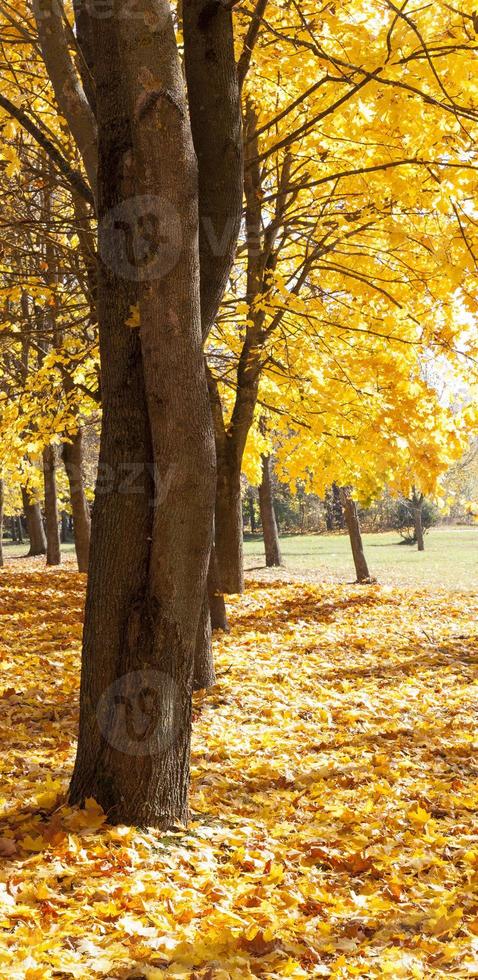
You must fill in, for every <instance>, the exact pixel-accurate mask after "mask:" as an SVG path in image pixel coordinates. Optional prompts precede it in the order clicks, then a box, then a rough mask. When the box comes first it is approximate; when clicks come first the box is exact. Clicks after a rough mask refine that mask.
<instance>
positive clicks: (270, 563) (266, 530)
mask: <svg viewBox="0 0 478 980" xmlns="http://www.w3.org/2000/svg"><path fill="white" fill-rule="evenodd" d="M259 505H260V509H261V523H262V533H263V535H264V549H265V553H266V565H267V567H268V568H274V567H275V566H277V565H281V564H282V556H281V552H280V544H279V532H278V530H277V520H276V515H275V511H274V500H273V496H272V481H271V458H270V456H264V455H263V456H262V481H261V485H260V487H259Z"/></svg>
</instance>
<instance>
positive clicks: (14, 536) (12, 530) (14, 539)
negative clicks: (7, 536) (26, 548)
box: [10, 516, 18, 544]
mask: <svg viewBox="0 0 478 980" xmlns="http://www.w3.org/2000/svg"><path fill="white" fill-rule="evenodd" d="M17 527H18V526H17V518H16V517H15V516H13V517H11V518H10V533H11V535H12V543H13V544H15V543H16V542H17V541H18V529H17Z"/></svg>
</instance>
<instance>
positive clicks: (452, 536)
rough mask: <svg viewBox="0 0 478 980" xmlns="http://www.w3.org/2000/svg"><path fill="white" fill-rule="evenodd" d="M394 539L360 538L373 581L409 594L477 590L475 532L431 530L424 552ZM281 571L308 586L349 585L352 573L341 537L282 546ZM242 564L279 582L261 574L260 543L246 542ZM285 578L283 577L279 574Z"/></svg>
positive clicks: (300, 539) (301, 538)
mask: <svg viewBox="0 0 478 980" xmlns="http://www.w3.org/2000/svg"><path fill="white" fill-rule="evenodd" d="M398 542H399V537H398V534H396V533H394V532H392V533H387V534H364V544H365V550H366V554H367V559H368V562H369V568H370V571H371V573H372V575H375V576H376V577H377V578H378V579H379V581H380V582H381V583H383V584H384V585H394V586H399V587H401V588H407V587H411V588H413V589H422V588H428V589H433V590H435V589H451V590H454V591H455V590H462V589H464V590H469V589H476V588H477V587H478V528H433V529H432V530H431V531H430V532H429V533H428V534H427V535H426V538H425V549H426V550H425V552H424V553H423V554H419V552H418V551H417V550H416V548H414V547H410V546H409V545H402V544H399V543H398ZM281 546H282V557H283V561H284V566H285V570H286V572H287V573H288V576H289V575H290V577H292V578H301V579H305V580H307V581H311V582H321V581H325V582H351V581H352V580H353V578H354V569H353V562H352V556H351V552H350V544H349V539H348V537H347V535H344V534H327V535H325V534H323V535H318V534H308V535H294V536H293V537H285V538H283V539H282V541H281ZM245 554H246V564H247V568H248V569H249V570H251V571H252V570H253V573H254V575H257V574H260V576H261V578H262V577H263V576H266V577H267V578H277V571H276V570H274V569H270V570H269V569H265V567H264V548H263V544H262V538H259V537H258V538H255V539H254V540H248V541H246V542H245ZM281 574H282V576H283V573H281Z"/></svg>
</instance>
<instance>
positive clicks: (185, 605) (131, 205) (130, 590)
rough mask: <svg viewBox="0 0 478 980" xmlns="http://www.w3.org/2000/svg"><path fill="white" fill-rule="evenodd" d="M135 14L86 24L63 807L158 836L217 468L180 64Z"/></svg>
mask: <svg viewBox="0 0 478 980" xmlns="http://www.w3.org/2000/svg"><path fill="white" fill-rule="evenodd" d="M140 8H141V14H142V15H143V16H139V12H140V11H139V9H138V16H135V17H134V18H121V17H118V18H116V17H109V18H102V19H98V20H95V32H94V37H95V81H96V94H97V114H98V131H99V170H98V213H99V227H100V236H99V237H100V243H99V244H100V247H99V252H100V256H101V261H100V263H99V276H98V281H99V288H98V312H99V332H100V352H101V365H102V401H103V421H102V435H101V449H100V461H99V474H100V477H99V481H100V482H99V483H98V484H97V488H96V495H95V504H94V508H93V520H92V539H91V556H90V569H89V576H88V589H87V601H86V615H85V629H84V646H83V660H82V684H81V695H80V736H79V743H78V752H77V758H76V763H75V770H74V774H73V779H72V783H71V789H70V799H71V801H72V802H73V803H82V802H84V800H85V798H86V797H90V796H93V797H94V798H95V799H96V800H97V801H98V802H99V803H100V804H101V806H102V807H103V809H104V810H105V812H107V813H108V816H109V819H110V820H113V821H115V822H122V823H127V824H132V825H139V826H145V825H146V826H155V827H167V826H171V825H173V824H176V823H178V822H181V823H182V822H184V821H186V819H187V816H188V787H189V759H190V740H191V713H192V700H191V696H192V688H193V679H194V658H195V650H196V637H197V633H198V628H199V623H200V618H201V612H202V609H203V608H204V605H205V603H204V601H203V600H204V596H205V592H206V577H207V568H208V562H209V553H210V548H211V539H212V523H213V510H214V486H215V466H214V439H213V432H212V424H211V416H210V406H209V400H208V394H207V386H206V377H205V366H204V357H203V353H202V343H201V310H200V270H199V247H198V204H197V172H196V159H195V154H194V148H193V145H192V138H191V131H190V124H189V117H188V109H187V104H186V103H185V100H184V95H185V93H184V82H183V77H182V69H181V64H180V59H179V55H178V51H177V46H176V40H175V34H174V26H173V21H172V17H171V11H170V9H169V4H168V3H167V2H166V0H156V2H155V3H153V2H152V0H143V2H142V3H141V4H140ZM153 26H154V29H152V27H153ZM158 189H160V190H161V195H162V197H161V198H159V197H158ZM132 193H133V194H134V195H136V196H134V197H132ZM165 242H166V243H167V244H166V246H165V244H164V243H165ZM130 246H131V247H130ZM132 307H137V309H138V314H139V321H140V328H139V330H135V329H132V328H131V327H130V326H127V325H126V321H127V320H128V321H129V320H130V319H131V309H132ZM178 392H180V395H181V396H180V397H178ZM105 477H106V478H107V480H108V488H107V492H102V489H103V488H102V487H101V480H102V479H104V478H105Z"/></svg>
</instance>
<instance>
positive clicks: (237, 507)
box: [215, 456, 244, 595]
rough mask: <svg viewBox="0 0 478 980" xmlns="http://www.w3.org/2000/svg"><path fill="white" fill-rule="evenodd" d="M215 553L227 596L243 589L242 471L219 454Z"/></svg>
mask: <svg viewBox="0 0 478 980" xmlns="http://www.w3.org/2000/svg"><path fill="white" fill-rule="evenodd" d="M215 527H216V537H215V541H216V555H217V563H218V569H219V581H220V583H221V586H222V590H223V592H225V593H227V594H228V595H234V594H236V593H241V592H244V551H243V522H242V494H241V471H240V469H237V468H236V467H235V466H231V465H230V464H229V463H228V461H224V462H223V461H222V460H221V457H220V456H218V473H217V490H216V517H215Z"/></svg>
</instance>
